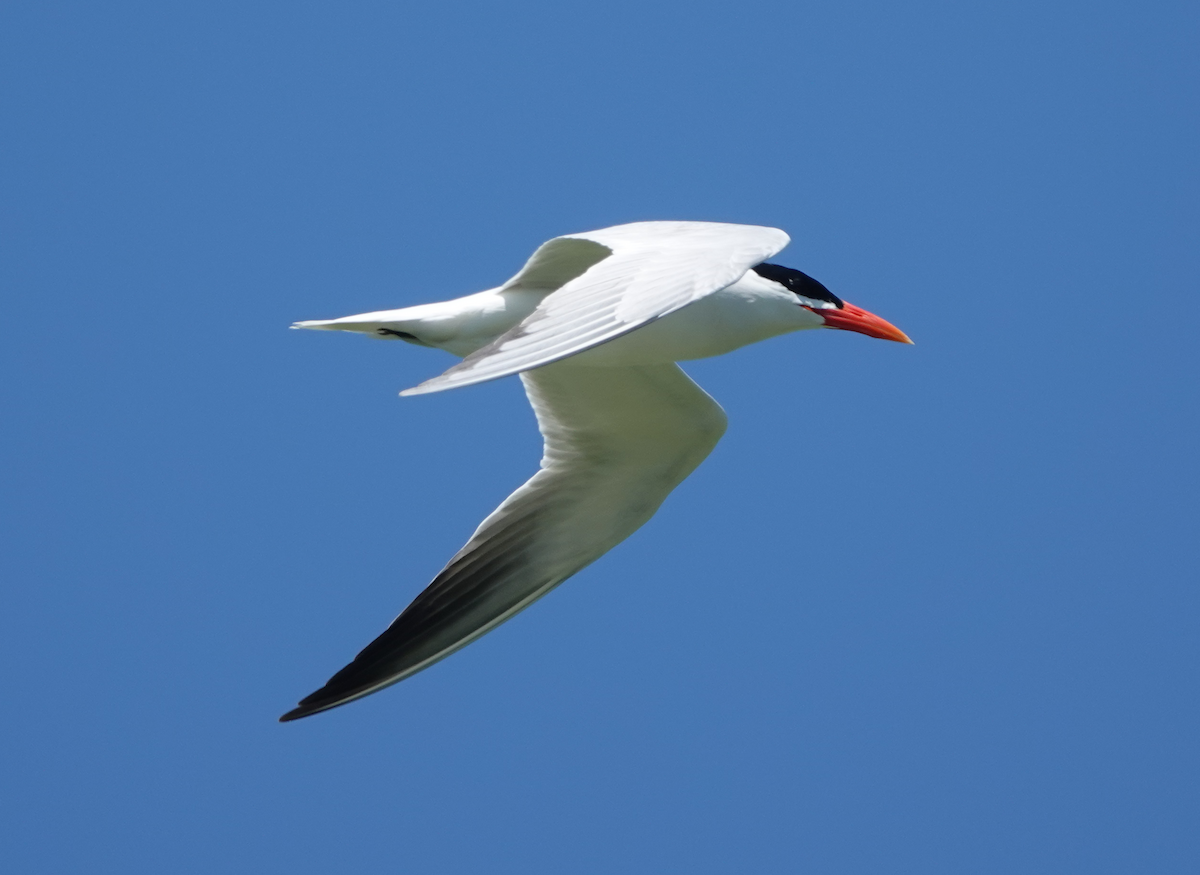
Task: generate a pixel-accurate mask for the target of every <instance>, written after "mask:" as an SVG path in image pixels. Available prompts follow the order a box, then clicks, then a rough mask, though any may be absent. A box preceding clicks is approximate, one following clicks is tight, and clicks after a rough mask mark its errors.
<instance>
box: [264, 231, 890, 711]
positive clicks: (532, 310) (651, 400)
mask: <svg viewBox="0 0 1200 875" xmlns="http://www.w3.org/2000/svg"><path fill="white" fill-rule="evenodd" d="M787 242H788V238H787V235H786V234H784V233H783V232H782V231H779V230H777V229H774V228H762V227H758V226H751V225H721V224H715V223H705V222H641V223H636V224H633V225H618V226H616V227H613V228H606V229H602V230H600V231H593V232H589V233H587V234H578V235H572V236H569V237H559V238H555V239H554V240H551V241H549V242H548V243H546V244H544V245H543V246H542V247H540V248H539V249H538V250H537V252H535V253H534V255H533V256H532V257H531V258H530V260H529V262H528V263H527V264H526V265H525V267H524V268H522V270H521V272H520V273H518V274H517V275H516V276H515V277H513V279H511V280H509V281H508V282H507V283H505V284H504V285H503V286H500V287H497V288H495V289H489V290H488V291H484V292H480V293H478V294H474V295H468V296H466V297H463V298H457V299H455V300H452V301H445V302H442V303H436V304H423V305H420V306H416V307H407V308H403V309H399V310H387V311H379V312H374V313H364V314H360V315H358V316H348V317H345V318H342V319H334V320H329V321H312V322H300V323H297V324H296V325H295V326H294V327H298V328H319V329H329V330H349V331H358V332H362V333H366V334H368V335H370V336H372V337H378V338H387V339H399V340H405V341H407V342H409V343H413V344H417V345H420V346H429V347H436V348H439V349H443V350H446V351H447V352H450V353H452V354H454V355H457V356H460V357H463V358H464V361H463V362H462V363H460V364H459V365H456V366H455V367H453V368H451V369H450V370H449V371H447V372H446V373H445V374H443V375H441V376H440V377H436V378H434V379H433V380H429V381H427V382H425V383H423V384H421V385H420V386H418V387H416V388H415V389H410V390H408V391H406V392H403V393H401V394H405V395H408V394H423V393H425V392H434V391H440V390H442V389H447V388H454V387H455V386H460V385H470V384H472V383H477V382H483V381H485V380H490V379H496V378H497V377H501V376H505V375H508V374H513V373H519V374H520V375H521V379H522V381H523V382H524V384H525V390H526V394H527V395H528V397H529V400H530V403H531V404H532V406H533V409H534V413H535V414H536V415H537V420H538V427H539V429H540V430H541V432H542V436H543V438H544V440H545V450H544V454H543V458H542V463H541V469H540V470H539V471H538V472H537V474H535V475H534V476H533V478H532V479H530V480H529V481H528V482H527V483H526V484H525V485H524V486H522V487H520V488H519V489H518V490H517V491H516V492H514V493H513V494H512V495H511V496H509V497H508V498H507V499H506V500H505V501H504V503H503V504H501V505H500V507H499V508H497V509H496V510H495V511H494V512H493V513H492V514H491V515H490V516H488V518H487V519H485V520H484V521H483V523H482V524H481V525H480V526H479V528H478V530H476V532H475V534H474V535H473V536H472V538H471V540H470V541H468V542H467V544H466V546H464V547H463V548H462V550H460V551H459V552H458V553H457V554H456V555H455V556H454V557H453V558H452V559H451V560H450V562H449V564H448V565H447V566H446V567H445V568H444V569H443V570H442V572H441V573H440V574H439V575H438V576H437V577H436V578H435V579H434V581H433V582H432V583H431V584H430V585H429V586H428V587H427V588H426V589H425V590H424V592H422V593H421V594H420V595H419V596H417V598H416V599H415V600H414V601H413V602H412V604H410V605H409V607H408V608H406V609H405V611H404V612H403V613H401V615H400V616H399V617H397V618H396V620H395V621H394V622H393V623H392V625H391V626H390V627H389V628H388V629H387V631H385V632H384V633H383V634H382V635H380V636H379V638H377V639H376V640H375V641H373V642H372V643H371V644H369V645H368V646H367V647H366V648H365V649H364V650H363V651H362V652H361V653H360V654H359V655H358V656H357V657H356V658H355V660H354V661H353V662H351V663H350V664H349V665H347V666H346V667H345V668H344V669H342V670H341V671H340V672H338V673H337V674H336V675H334V677H333V678H331V679H330V681H329V683H327V684H326V685H325V687H323V688H322V689H321V690H318V691H317V692H316V693H313V694H312V695H311V696H309V697H308V698H306V699H305V700H304V701H303V702H301V704H300V706H299V707H298V708H296V709H294V710H293V711H291V712H289V713H288V714H286V715H284V718H283V719H284V720H291V719H296V718H299V717H304V716H307V715H309V714H312V713H316V712H318V711H323V710H326V709H328V708H332V707H335V706H337V705H340V704H344V703H345V702H348V701H352V700H353V699H356V698H360V697H362V696H365V695H367V694H369V693H371V692H374V691H375V690H378V689H380V688H382V687H384V686H388V685H389V684H392V683H395V682H397V681H399V680H402V679H403V678H405V677H408V676H410V675H412V674H414V673H416V672H418V671H420V670H422V669H423V668H425V667H427V666H429V665H431V664H432V663H433V662H436V661H437V660H439V659H442V658H444V657H445V656H448V655H449V654H450V653H452V652H454V651H455V650H457V649H459V648H461V647H463V646H465V645H466V644H468V643H470V642H471V641H473V640H474V639H475V638H477V637H479V636H480V635H482V634H484V633H485V632H487V631H488V630H489V629H492V628H494V627H495V626H496V625H498V624H499V623H502V622H504V620H506V619H508V618H509V617H511V616H512V615H513V614H515V613H516V612H517V611H519V610H521V609H522V608H524V607H526V606H528V605H529V604H530V603H532V602H533V601H534V600H536V599H537V598H539V597H540V596H542V595H544V594H545V593H546V592H548V591H550V590H551V589H553V588H554V587H555V586H557V585H558V584H559V583H561V582H562V581H564V580H566V579H567V578H568V577H570V576H571V575H572V574H574V573H575V572H576V571H578V570H579V569H581V568H583V567H584V566H586V565H588V564H590V563H591V562H593V561H595V560H596V559H598V558H599V557H600V556H602V555H603V554H604V553H606V552H607V551H608V550H610V549H611V548H612V547H614V546H615V545H616V544H618V543H620V542H621V541H623V540H624V539H625V538H627V537H628V536H629V535H630V534H632V533H633V532H634V531H636V530H637V529H638V528H639V527H640V526H641V525H642V524H643V523H645V522H646V521H647V520H648V519H649V518H650V517H651V516H653V514H654V513H655V511H656V510H657V509H658V507H659V505H660V504H661V503H662V501H663V500H664V499H665V498H666V497H667V495H668V494H669V493H670V492H671V490H672V489H674V488H675V487H676V486H677V485H679V483H681V482H682V481H683V480H684V478H686V477H687V476H688V475H689V474H690V473H691V472H692V471H693V470H694V469H695V468H696V466H697V465H699V464H700V462H702V461H703V460H704V458H705V457H706V456H707V455H708V454H709V452H710V451H711V450H712V448H713V447H714V446H715V445H716V443H717V441H718V440H719V439H720V437H721V435H722V434H723V433H724V430H725V414H724V412H723V411H722V410H721V408H720V406H719V405H718V404H717V403H716V402H715V401H713V399H712V398H710V397H709V396H708V395H707V394H706V393H705V392H704V391H703V390H702V389H701V388H700V387H699V386H697V385H696V384H695V383H694V382H692V380H691V379H689V378H688V377H687V375H686V374H684V373H683V371H682V370H681V369H680V368H679V366H678V365H677V364H675V362H677V361H686V360H691V359H698V358H707V357H710V356H716V355H722V354H724V353H726V352H730V351H731V350H734V349H737V348H739V347H742V346H746V345H747V344H751V343H756V342H758V341H760V340H765V339H767V338H769V337H774V336H776V335H780V334H785V333H788V332H791V331H799V330H803V329H811V328H820V327H826V326H829V327H837V328H848V329H850V330H855V331H859V332H860V333H865V334H869V335H872V336H876V337H884V338H887V339H892V340H902V341H905V342H908V338H907V337H905V336H904V335H903V334H902V333H901V332H899V331H898V330H897V329H895V328H894V327H892V326H891V325H889V324H888V323H886V322H884V321H883V320H882V319H879V318H878V317H875V316H872V315H871V314H869V313H866V311H863V310H859V309H858V308H855V307H853V306H852V305H849V304H845V303H844V302H842V301H841V300H840V299H838V298H837V297H836V296H834V295H832V294H831V293H830V292H829V291H828V290H827V289H825V287H824V286H822V285H821V284H820V283H818V282H816V281H815V280H813V279H811V278H810V277H808V276H806V275H805V274H802V273H800V272H799V271H794V270H791V269H789V268H781V267H778V266H776V265H770V264H765V263H764V262H765V259H766V258H768V257H770V256H771V255H773V254H774V253H775V252H777V251H779V250H780V249H782V248H783V246H785V245H786V244H787Z"/></svg>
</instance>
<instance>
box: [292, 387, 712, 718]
mask: <svg viewBox="0 0 1200 875" xmlns="http://www.w3.org/2000/svg"><path fill="white" fill-rule="evenodd" d="M521 379H522V380H523V381H524V383H525V391H526V393H527V394H528V396H529V400H530V403H532V405H533V409H534V412H535V413H536V414H537V420H538V427H539V428H540V429H541V432H542V436H543V437H544V438H545V450H544V453H543V456H542V464H541V470H540V471H538V473H537V474H535V475H534V476H533V478H532V479H530V480H529V482H527V483H526V484H525V485H524V486H522V487H521V488H520V489H518V490H517V491H516V492H514V493H513V494H512V495H510V496H509V497H508V498H507V499H506V500H505V501H504V503H503V504H501V505H500V507H498V508H497V509H496V510H495V511H493V512H492V514H491V515H490V516H489V517H488V518H487V519H485V520H484V521H483V523H482V524H481V525H480V526H479V528H478V529H477V530H476V532H475V534H474V535H473V536H472V537H471V540H469V541H468V542H467V544H466V546H465V547H463V548H462V549H461V550H459V551H458V553H457V554H456V555H455V556H454V558H453V559H451V560H450V563H449V564H448V565H447V566H446V567H445V568H444V569H442V571H441V573H440V574H438V576H437V577H436V578H434V580H433V582H432V583H431V584H429V586H428V587H426V589H425V591H424V592H422V593H421V594H420V595H419V596H417V598H416V599H415V600H414V601H413V603H412V604H410V605H409V606H408V607H407V608H405V610H404V612H403V613H402V614H400V616H399V617H397V618H396V619H395V621H394V622H393V623H392V625H391V626H389V627H388V629H387V631H385V632H384V633H383V634H382V635H380V636H379V637H378V638H376V639H375V640H374V641H372V642H371V643H370V644H369V645H367V647H366V648H365V649H364V650H363V651H362V652H361V653H360V654H358V656H357V657H355V659H354V661H353V662H351V663H350V664H349V665H347V666H346V667H345V668H343V669H342V670H341V671H339V672H338V673H337V674H335V675H334V676H333V677H332V678H331V679H330V680H329V682H328V683H327V684H326V685H325V686H324V687H322V688H321V689H320V690H317V692H315V693H313V694H312V695H311V696H309V697H308V698H306V699H304V700H303V701H302V702H301V703H300V705H299V707H297V708H296V709H294V710H292V711H289V712H288V713H287V714H285V715H284V716H283V717H282V718H281V719H283V720H285V721H286V720H295V719H297V718H299V717H306V716H308V715H309V714H315V713H316V712H318V711H324V710H326V709H328V708H333V707H336V706H337V705H342V704H345V703H346V702H350V701H352V700H354V699H357V698H360V697H362V696H365V695H368V694H369V693H373V692H375V691H376V690H379V689H382V688H383V687H386V686H388V685H389V684H394V683H396V682H397V681H400V680H403V679H404V678H406V677H408V676H409V675H412V674H415V673H417V672H419V671H421V670H422V669H424V668H427V667H428V666H430V665H432V664H433V663H435V662H437V661H438V660H439V659H443V658H445V657H447V656H449V655H450V654H451V653H453V652H454V651H455V650H458V649H459V648H460V647H464V646H465V645H467V644H469V643H470V642H472V641H474V640H475V639H476V638H478V637H479V636H480V635H482V634H484V633H485V632H487V631H488V630H489V629H492V628H493V627H495V626H497V625H499V624H500V623H503V622H504V621H505V620H507V619H508V618H509V617H511V616H513V615H514V614H516V613H517V612H518V611H520V610H521V609H523V608H525V607H528V606H529V605H530V604H531V603H533V602H534V601H535V600H536V599H538V598H540V597H541V596H543V595H545V594H546V593H547V592H549V591H550V590H551V589H553V588H554V587H556V586H558V584H560V583H562V582H563V581H564V580H566V579H567V578H568V577H570V576H571V575H572V574H574V573H575V572H576V571H578V570H579V569H581V568H583V567H584V566H585V565H588V564H590V563H591V562H594V561H595V560H596V559H598V558H600V557H601V556H603V555H604V554H605V553H607V552H608V551H609V550H610V549H612V548H613V547H614V546H616V545H617V544H619V543H620V542H621V541H623V540H625V538H627V537H629V535H631V534H633V532H634V531H636V530H637V529H638V528H639V527H640V526H641V525H642V524H643V523H644V522H646V520H648V519H650V517H651V516H653V515H654V512H655V511H656V510H658V507H659V505H660V504H662V501H663V499H665V498H666V497H667V495H668V494H669V493H670V492H671V490H672V489H674V488H675V487H676V486H677V485H679V483H681V482H682V481H683V479H684V478H685V477H687V476H688V474H690V473H691V472H692V471H693V470H694V469H695V467H696V466H697V465H699V464H700V462H702V461H703V460H704V458H705V457H706V456H707V455H708V454H709V452H710V451H711V450H712V448H713V447H714V446H716V443H717V441H718V440H719V439H720V437H721V435H722V434H723V433H724V431H725V413H724V411H722V410H721V408H720V406H719V405H718V404H717V403H716V402H715V401H713V400H712V398H710V397H709V396H708V395H707V394H706V393H705V392H704V390H703V389H701V388H700V387H699V386H697V385H696V384H695V383H693V382H692V381H691V379H689V378H688V376H687V375H686V374H684V373H683V371H681V370H680V369H679V367H678V366H677V365H673V364H666V365H651V366H643V367H629V368H586V367H571V366H566V367H564V366H560V367H553V366H552V367H548V368H542V369H540V370H538V371H534V372H532V373H528V374H522V375H521Z"/></svg>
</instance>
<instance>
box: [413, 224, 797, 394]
mask: <svg viewBox="0 0 1200 875" xmlns="http://www.w3.org/2000/svg"><path fill="white" fill-rule="evenodd" d="M788 240H789V238H788V235H787V234H785V233H784V232H783V231H780V230H779V229H778V228H766V227H763V226H760V225H729V224H721V223H716V222H635V223H633V224H629V225H616V226H614V227H612V228H603V229H601V230H599V231H589V232H587V233H584V234H572V235H569V236H566V237H557V238H555V239H554V240H551V241H549V242H548V243H545V244H543V245H542V246H541V247H540V248H539V249H538V250H537V252H535V253H534V255H533V257H532V258H530V260H529V262H528V263H527V264H526V265H525V267H524V268H522V270H521V272H520V273H518V274H517V276H515V277H513V279H511V280H509V282H508V283H507V284H506V286H505V287H506V288H512V287H516V286H525V287H534V288H553V286H552V283H554V282H555V281H558V280H561V279H563V278H566V279H565V281H564V282H563V283H562V285H561V286H560V287H558V288H557V289H556V290H554V291H551V292H550V293H549V294H548V295H547V296H546V297H545V298H544V299H543V300H542V302H541V303H540V304H538V306H537V308H536V309H535V310H534V311H533V312H532V313H531V314H530V315H529V316H527V317H526V318H525V319H524V320H522V321H521V322H520V323H519V324H518V325H517V326H516V327H514V328H513V329H511V330H510V331H508V332H507V333H505V334H502V335H501V336H500V337H499V338H497V339H496V340H495V341H493V342H492V343H490V344H488V345H487V346H485V347H483V348H482V349H479V350H477V351H476V352H473V353H471V354H470V355H469V356H467V357H466V358H465V359H464V360H463V361H462V362H460V363H459V364H457V365H455V366H454V367H452V368H450V369H449V370H448V371H446V372H445V373H443V374H441V375H440V376H437V377H434V378H433V379H432V380H426V381H425V382H424V383H421V384H420V385H419V386H415V387H414V388H412V389H406V390H405V391H403V392H401V393H400V394H401V395H421V394H425V393H427V392H441V391H443V390H445V389H453V388H456V387H458V386H469V385H472V384H474V383H482V382H485V381H487V380H495V379H497V378H498V377H504V376H507V375H509V374H515V373H519V372H521V371H527V370H530V369H531V368H538V367H542V366H543V365H547V364H550V363H551V362H555V361H558V360H559V359H563V358H566V357H567V356H572V355H575V354H576V353H580V352H583V351H584V350H586V349H590V348H591V347H593V346H597V345H598V344H601V343H604V342H605V341H609V340H612V339H614V338H616V337H620V336H621V335H622V334H626V333H628V332H630V331H633V330H634V329H636V328H639V327H641V326H642V325H645V324H646V323H648V322H651V321H653V320H655V319H659V318H661V317H663V316H666V315H667V314H669V313H673V312H674V311H676V310H678V309H679V308H681V307H685V306H687V305H688V304H690V303H692V302H693V301H696V300H698V299H699V298H702V297H704V296H705V295H709V294H712V293H713V292H716V291H719V290H720V289H723V288H725V287H726V286H728V285H730V284H732V283H734V282H736V281H737V280H738V279H739V278H740V277H741V276H742V274H744V273H745V272H746V271H747V270H749V269H750V268H751V267H753V266H754V265H756V264H759V263H761V262H763V261H765V260H767V259H768V258H770V257H771V256H772V255H774V254H775V253H776V252H778V251H779V250H781V249H783V247H784V246H786V245H787V244H788ZM604 250H607V251H608V253H609V254H607V255H605V254H604Z"/></svg>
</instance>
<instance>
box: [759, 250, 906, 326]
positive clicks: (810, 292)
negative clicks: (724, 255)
mask: <svg viewBox="0 0 1200 875" xmlns="http://www.w3.org/2000/svg"><path fill="white" fill-rule="evenodd" d="M753 270H754V272H755V273H756V274H758V275H759V276H761V277H762V278H763V279H768V280H771V281H772V282H776V283H778V284H779V285H781V286H783V287H784V288H785V289H787V290H788V291H789V292H791V293H792V294H794V295H795V296H796V297H797V298H798V299H799V303H800V306H801V307H804V309H806V310H811V311H812V312H813V313H815V314H816V315H818V316H820V317H821V318H822V319H823V320H824V321H825V327H826V328H840V329H842V330H843V331H857V332H858V333H859V334H865V335H867V336H868V337H879V338H881V339H883V340H895V341H897V342H898V343H912V341H911V340H909V339H908V335H907V334H905V333H904V332H903V331H901V330H900V329H899V328H897V327H896V326H895V325H893V324H892V323H890V322H888V321H887V320H885V319H880V318H879V317H878V316H876V315H875V314H874V313H868V312H867V311H866V310H864V309H862V308H861V307H855V306H854V305H853V304H847V303H846V302H845V301H843V300H842V299H841V298H839V297H838V296H837V295H835V294H834V293H833V292H831V291H829V289H827V288H825V286H823V285H822V284H821V283H819V282H817V281H816V280H815V279H813V278H812V277H810V276H809V275H808V274H806V273H804V272H803V271H799V270H795V269H794V268H790V267H783V266H782V265H778V264H767V263H765V262H764V263H763V264H759V265H757V266H755V267H754V268H753Z"/></svg>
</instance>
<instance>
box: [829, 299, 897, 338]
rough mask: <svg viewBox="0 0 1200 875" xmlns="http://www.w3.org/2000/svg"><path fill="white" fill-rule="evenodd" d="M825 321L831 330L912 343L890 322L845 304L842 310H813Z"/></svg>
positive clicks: (860, 308)
mask: <svg viewBox="0 0 1200 875" xmlns="http://www.w3.org/2000/svg"><path fill="white" fill-rule="evenodd" d="M813 312H814V313H816V314H817V315H818V316H820V317H821V318H822V319H824V320H825V325H826V326H828V327H829V328H840V329H842V330H843V331H857V332H858V333H859V334H865V335H867V337H878V338H880V339H881V340H894V341H896V342H897V343H912V341H911V340H909V339H908V335H907V334H905V333H904V332H903V331H901V330H900V329H899V328H897V327H896V326H895V325H893V324H892V323H891V322H888V321H887V320H886V319H880V318H879V317H878V316H876V315H875V314H874V313H868V312H867V311H866V310H864V309H863V308H862V307H855V306H854V305H853V304H849V303H844V304H843V307H842V309H840V310H833V309H829V310H813Z"/></svg>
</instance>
